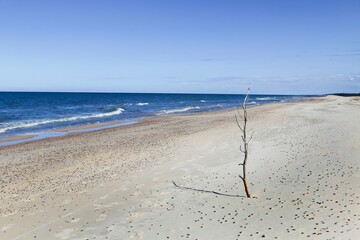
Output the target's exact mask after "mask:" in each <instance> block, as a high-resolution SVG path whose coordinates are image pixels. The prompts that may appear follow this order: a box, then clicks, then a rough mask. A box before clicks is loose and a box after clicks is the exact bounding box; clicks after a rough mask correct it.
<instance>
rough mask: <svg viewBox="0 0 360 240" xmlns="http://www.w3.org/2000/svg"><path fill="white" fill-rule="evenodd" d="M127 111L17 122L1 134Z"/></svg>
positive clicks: (4, 129) (0, 131)
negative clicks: (18, 129)
mask: <svg viewBox="0 0 360 240" xmlns="http://www.w3.org/2000/svg"><path fill="white" fill-rule="evenodd" d="M124 111H125V109H123V108H117V109H115V110H114V111H112V112H107V113H97V114H91V115H80V116H72V117H66V118H58V119H44V120H38V121H32V122H16V123H12V124H11V125H10V126H8V127H4V128H1V129H0V133H4V132H6V131H9V130H14V129H17V128H31V127H35V126H39V125H45V124H49V123H57V122H69V121H75V120H79V119H89V118H102V117H110V116H113V115H118V114H121V113H122V112H124Z"/></svg>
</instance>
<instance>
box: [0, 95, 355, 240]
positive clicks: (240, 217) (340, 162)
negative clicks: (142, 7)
mask: <svg viewBox="0 0 360 240" xmlns="http://www.w3.org/2000/svg"><path fill="white" fill-rule="evenodd" d="M359 99H360V98H356V97H349V98H344V97H335V96H328V97H324V98H319V99H316V100H309V101H306V102H301V103H283V104H271V105H265V106H258V107H254V108H251V109H250V110H249V115H250V120H249V121H250V122H249V124H250V128H253V129H254V130H255V131H256V132H255V135H254V139H253V141H252V142H251V145H250V156H249V160H248V161H249V163H248V172H249V173H248V181H249V183H250V191H251V193H252V194H253V196H254V197H253V198H251V199H248V198H245V193H244V191H243V186H242V183H241V179H240V178H239V177H238V174H239V172H240V169H241V168H240V167H239V166H238V163H239V162H240V161H241V159H242V156H241V153H240V151H239V150H238V146H239V144H240V132H239V131H238V129H237V126H236V124H235V122H234V111H233V110H230V111H220V112H211V113H201V114H195V115H184V116H173V117H161V118H150V119H146V120H144V121H143V122H142V123H140V124H137V125H131V126H123V127H118V128H112V129H105V130H101V131H96V132H89V133H79V134H73V135H68V136H64V137H59V138H53V139H45V140H40V141H34V142H28V143H24V144H20V145H15V146H8V147H2V148H0V176H1V178H0V192H1V195H0V239H35V238H36V239H359V236H360V184H359V183H360V161H359V157H360V144H359V143H360V137H359V136H360V124H359V123H358V122H359V120H358V119H360V100H359ZM172 181H174V182H176V184H178V185H180V186H184V187H190V188H196V189H201V190H206V191H217V192H222V193H225V194H228V195H240V197H231V196H220V195H215V194H211V193H206V192H200V191H192V190H188V189H183V188H178V187H175V186H174V185H173V183H172Z"/></svg>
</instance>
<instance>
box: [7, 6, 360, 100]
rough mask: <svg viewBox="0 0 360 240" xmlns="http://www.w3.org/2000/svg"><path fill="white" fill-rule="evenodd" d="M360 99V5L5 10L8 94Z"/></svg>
mask: <svg viewBox="0 0 360 240" xmlns="http://www.w3.org/2000/svg"><path fill="white" fill-rule="evenodd" d="M249 82H251V86H252V92H254V93H280V94H322V93H329V92H360V1H359V0H353V1H349V0H338V1H332V0H323V1H321V0H316V1H315V0H309V1H307V0H304V1H296V0H283V1H280V0H263V1H257V0H247V1H242V0H234V1H226V0H218V1H212V0H206V1H205V0H204V1H200V0H191V1H190V0H189V1H186V0H164V1H157V0H153V1H149V0H146V1H145V0H143V1H139V0H129V1H125V0H122V1H107V0H104V1H100V0H98V1H89V0H86V1H85V0H84V1H80V0H68V1H66V0H61V1H40V0H38V1H31V0H24V1H17V0H0V91H9V90H10V91H16V90H20V91H96V92H199V93H243V92H244V91H245V90H246V88H247V85H248V83H249Z"/></svg>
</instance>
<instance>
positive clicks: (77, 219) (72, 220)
mask: <svg viewBox="0 0 360 240" xmlns="http://www.w3.org/2000/svg"><path fill="white" fill-rule="evenodd" d="M78 221H80V218H73V219H71V221H70V222H71V223H77V222H78Z"/></svg>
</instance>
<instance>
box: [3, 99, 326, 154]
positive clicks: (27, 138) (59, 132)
mask: <svg viewBox="0 0 360 240" xmlns="http://www.w3.org/2000/svg"><path fill="white" fill-rule="evenodd" d="M317 98H322V96H319V97H313V96H311V97H307V98H304V99H302V100H300V101H289V102H271V103H263V104H256V105H249V106H248V108H253V107H259V106H263V105H271V104H286V103H296V102H303V101H309V100H311V99H317ZM234 109H236V108H234V107H232V108H226V109H220V110H212V111H204V112H191V113H178V114H168V115H156V116H149V117H143V118H136V119H128V120H127V121H123V122H121V121H110V122H100V123H90V124H82V125H74V126H67V127H66V126H65V127H59V128H55V129H44V130H43V131H39V132H35V133H24V134H19V135H13V136H9V137H5V138H0V148H2V147H7V146H13V145H18V144H23V143H28V142H32V141H39V140H43V139H49V138H58V137H63V136H66V135H73V134H77V133H87V132H94V131H101V130H105V129H108V128H117V127H122V126H127V125H133V124H140V123H142V122H148V121H152V119H158V118H164V117H172V116H186V115H197V114H206V113H213V112H223V111H232V110H234Z"/></svg>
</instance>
